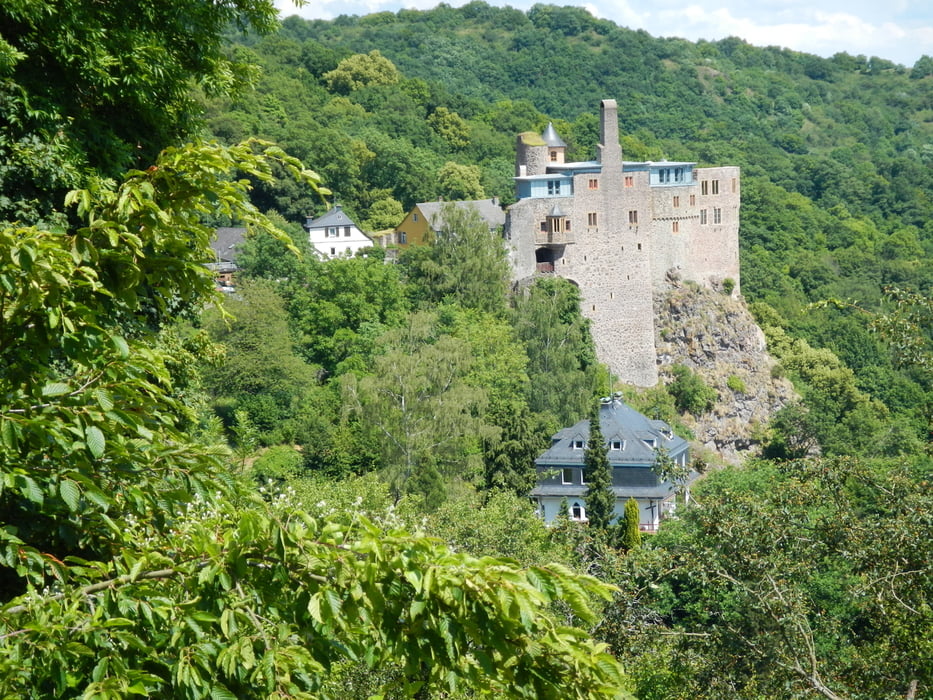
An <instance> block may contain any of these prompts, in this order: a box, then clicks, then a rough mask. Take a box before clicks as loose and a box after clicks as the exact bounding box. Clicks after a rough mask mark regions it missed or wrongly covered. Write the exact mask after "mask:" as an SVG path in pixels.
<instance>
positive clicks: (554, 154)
mask: <svg viewBox="0 0 933 700" xmlns="http://www.w3.org/2000/svg"><path fill="white" fill-rule="evenodd" d="M556 161H557V151H551V162H552V163H554V162H556Z"/></svg>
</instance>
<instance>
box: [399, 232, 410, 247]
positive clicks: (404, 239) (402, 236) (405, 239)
mask: <svg viewBox="0 0 933 700" xmlns="http://www.w3.org/2000/svg"><path fill="white" fill-rule="evenodd" d="M398 242H399V243H400V244H401V245H407V243H408V234H407V233H405V232H404V231H399V232H398Z"/></svg>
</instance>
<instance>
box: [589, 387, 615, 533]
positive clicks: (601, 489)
mask: <svg viewBox="0 0 933 700" xmlns="http://www.w3.org/2000/svg"><path fill="white" fill-rule="evenodd" d="M583 468H584V470H585V474H586V480H587V482H588V483H589V488H588V489H587V491H586V514H587V518H588V519H589V521H590V526H591V527H593V528H596V529H597V530H600V531H603V532H606V531H608V529H609V525H610V523H611V522H612V510H613V508H614V506H615V501H616V497H615V494H614V493H613V492H612V468H611V467H610V466H609V451H608V449H607V447H606V443H605V441H604V440H603V431H602V428H601V427H600V424H599V403H598V402H597V403H596V405H595V406H594V407H593V410H592V412H591V414H590V437H589V440H588V442H587V445H586V452H585V453H584V455H583Z"/></svg>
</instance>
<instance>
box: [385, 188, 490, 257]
mask: <svg viewBox="0 0 933 700" xmlns="http://www.w3.org/2000/svg"><path fill="white" fill-rule="evenodd" d="M449 204H453V205H456V206H457V207H473V208H474V209H476V210H477V211H478V212H479V215H480V216H481V217H482V218H483V220H484V221H485V222H486V223H487V224H488V225H489V230H490V231H494V230H496V229H498V228H499V227H501V226H503V225H504V224H505V212H504V211H503V210H502V207H501V206H499V200H498V198H495V197H493V198H492V199H477V200H472V201H461V202H444V201H438V202H422V203H420V204H416V205H415V206H414V207H412V209H411V211H410V212H408V214H407V215H406V216H405V218H404V219H402V223H400V224H399V225H398V226H396V227H395V234H394V236H392V238H393V239H394V240H391V241H389V240H386V243H395V245H397V246H398V247H399V248H402V249H404V248H408V247H409V246H418V245H425V244H427V243H431V242H433V241H434V233H435V231H437V230H438V229H439V228H441V227H442V226H443V224H444V221H443V218H442V217H443V209H444V206H446V205H449ZM386 238H388V237H386Z"/></svg>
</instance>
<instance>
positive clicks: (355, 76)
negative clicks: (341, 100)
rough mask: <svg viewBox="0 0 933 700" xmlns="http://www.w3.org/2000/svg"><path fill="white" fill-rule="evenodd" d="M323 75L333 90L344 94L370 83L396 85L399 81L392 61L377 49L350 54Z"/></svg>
mask: <svg viewBox="0 0 933 700" xmlns="http://www.w3.org/2000/svg"><path fill="white" fill-rule="evenodd" d="M321 77H322V78H323V79H324V81H325V82H326V83H327V85H328V87H329V88H330V89H331V90H333V91H334V92H337V93H342V94H346V93H349V92H352V91H354V90H359V89H360V88H363V87H366V86H368V85H395V84H396V83H397V82H398V81H399V74H398V70H397V69H396V68H395V66H394V65H393V64H392V61H390V60H389V59H387V58H386V57H385V56H383V55H382V54H380V53H379V51H377V50H373V51H370V52H369V53H368V54H356V55H354V56H349V57H347V58H345V59H343V60H342V61H341V62H340V63H338V64H337V67H336V68H334V70H332V71H329V72H327V73H325V74H324V75H323V76H321Z"/></svg>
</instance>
